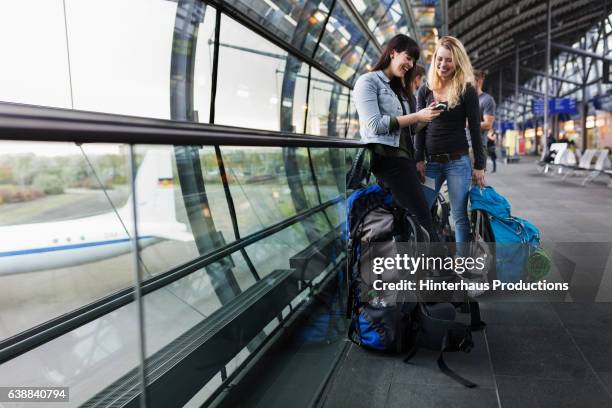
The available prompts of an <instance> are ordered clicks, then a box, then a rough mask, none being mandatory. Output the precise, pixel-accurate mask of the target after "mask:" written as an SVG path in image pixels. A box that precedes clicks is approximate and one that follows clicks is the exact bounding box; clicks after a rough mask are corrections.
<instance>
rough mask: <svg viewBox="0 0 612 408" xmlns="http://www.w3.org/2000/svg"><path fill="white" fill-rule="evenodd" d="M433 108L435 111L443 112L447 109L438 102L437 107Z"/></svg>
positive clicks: (443, 104)
mask: <svg viewBox="0 0 612 408" xmlns="http://www.w3.org/2000/svg"><path fill="white" fill-rule="evenodd" d="M433 108H434V109H435V110H441V111H445V110H447V109H448V106H447V105H446V104H445V103H443V102H438V104H437V105H435V106H434V107H433Z"/></svg>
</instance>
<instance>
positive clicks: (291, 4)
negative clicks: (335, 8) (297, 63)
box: [226, 0, 332, 55]
mask: <svg viewBox="0 0 612 408" xmlns="http://www.w3.org/2000/svg"><path fill="white" fill-rule="evenodd" d="M226 3H228V4H231V5H232V6H234V7H235V8H236V9H238V10H240V11H241V12H242V13H243V14H244V15H246V16H247V17H248V18H250V19H251V20H253V21H255V22H256V23H257V24H259V25H260V26H262V27H263V28H264V29H266V30H268V31H270V32H272V34H274V35H275V37H278V38H279V39H281V40H283V41H285V42H287V43H290V44H291V45H293V46H294V47H296V48H298V49H300V50H302V51H304V52H305V53H306V54H307V55H311V54H312V52H313V50H314V47H315V44H316V42H317V39H318V38H319V35H320V33H321V30H322V29H323V24H324V23H325V19H326V18H327V15H328V14H329V8H330V7H331V3H332V0H228V1H226Z"/></svg>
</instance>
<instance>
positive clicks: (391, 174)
mask: <svg viewBox="0 0 612 408" xmlns="http://www.w3.org/2000/svg"><path fill="white" fill-rule="evenodd" d="M372 173H374V175H375V176H376V178H377V179H378V182H379V183H380V184H382V185H383V186H384V187H385V188H388V189H389V190H391V194H393V198H394V200H395V202H396V204H397V205H398V206H400V207H402V208H404V209H406V210H408V212H410V213H411V214H413V215H414V216H415V217H416V219H417V221H418V222H419V223H420V224H421V225H422V226H423V227H424V228H425V229H426V230H427V232H428V233H429V236H430V239H431V241H438V240H439V239H438V235H437V234H436V232H435V231H434V229H433V224H432V220H431V211H430V209H429V207H428V206H427V202H426V201H425V195H424V194H423V187H422V186H421V182H420V181H419V177H418V174H417V170H416V161H415V160H414V159H408V158H404V157H389V156H381V155H378V154H376V153H373V155H372Z"/></svg>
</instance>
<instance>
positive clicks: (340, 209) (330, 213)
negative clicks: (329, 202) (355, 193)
mask: <svg viewBox="0 0 612 408" xmlns="http://www.w3.org/2000/svg"><path fill="white" fill-rule="evenodd" d="M325 212H326V213H327V217H328V218H329V220H330V221H331V223H332V227H334V228H336V227H339V226H340V225H341V224H343V223H345V222H346V201H344V200H343V201H340V202H339V203H337V204H335V205H333V206H331V207H329V208H327V209H326V210H325Z"/></svg>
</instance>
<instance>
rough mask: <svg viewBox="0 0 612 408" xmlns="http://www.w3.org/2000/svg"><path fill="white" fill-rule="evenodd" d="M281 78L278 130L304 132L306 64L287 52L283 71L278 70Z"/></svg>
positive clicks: (306, 82)
mask: <svg viewBox="0 0 612 408" xmlns="http://www.w3.org/2000/svg"><path fill="white" fill-rule="evenodd" d="M277 74H278V75H279V76H280V77H281V78H282V79H281V100H280V130H282V131H284V132H297V133H304V131H305V129H304V112H305V110H306V87H307V84H308V66H307V65H306V64H302V61H300V60H299V59H298V58H297V57H294V56H293V55H291V54H289V55H288V56H287V60H286V62H285V68H284V71H278V72H277Z"/></svg>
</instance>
